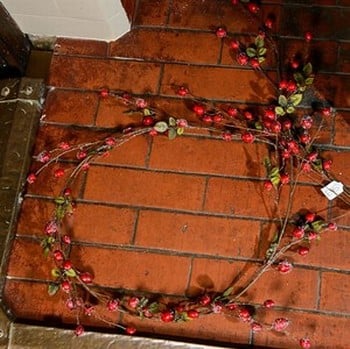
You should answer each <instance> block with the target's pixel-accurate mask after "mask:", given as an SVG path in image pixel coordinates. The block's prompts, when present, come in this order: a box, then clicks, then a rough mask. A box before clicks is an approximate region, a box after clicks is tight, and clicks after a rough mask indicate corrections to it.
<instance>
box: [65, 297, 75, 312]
mask: <svg viewBox="0 0 350 349" xmlns="http://www.w3.org/2000/svg"><path fill="white" fill-rule="evenodd" d="M75 306H76V305H75V303H74V301H73V299H71V298H69V299H67V302H66V307H67V308H68V309H69V310H73V309H74V308H75Z"/></svg>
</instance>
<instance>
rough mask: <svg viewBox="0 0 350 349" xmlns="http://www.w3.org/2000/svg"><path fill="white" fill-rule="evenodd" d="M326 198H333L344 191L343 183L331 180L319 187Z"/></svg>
mask: <svg viewBox="0 0 350 349" xmlns="http://www.w3.org/2000/svg"><path fill="white" fill-rule="evenodd" d="M321 191H322V193H323V194H324V195H325V196H326V198H327V199H328V200H333V199H335V198H336V197H337V196H339V195H340V194H341V193H342V192H343V191H344V185H343V183H341V182H337V181H333V182H330V183H328V184H327V185H326V186H325V187H323V188H322V189H321Z"/></svg>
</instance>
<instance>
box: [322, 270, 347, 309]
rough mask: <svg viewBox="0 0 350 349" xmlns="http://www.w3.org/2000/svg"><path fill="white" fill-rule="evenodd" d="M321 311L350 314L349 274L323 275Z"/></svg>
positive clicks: (328, 273)
mask: <svg viewBox="0 0 350 349" xmlns="http://www.w3.org/2000/svg"><path fill="white" fill-rule="evenodd" d="M320 309H322V310H329V311H338V312H341V313H350V277H349V275H348V274H341V273H332V272H323V273H322V282H321V300H320Z"/></svg>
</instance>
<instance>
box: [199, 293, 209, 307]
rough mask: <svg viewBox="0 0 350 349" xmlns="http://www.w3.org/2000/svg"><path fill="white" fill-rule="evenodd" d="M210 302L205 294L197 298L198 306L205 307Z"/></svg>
mask: <svg viewBox="0 0 350 349" xmlns="http://www.w3.org/2000/svg"><path fill="white" fill-rule="evenodd" d="M210 302H211V297H210V296H209V295H207V294H205V295H203V296H201V297H200V298H199V304H200V305H203V306H206V305H208V304H210Z"/></svg>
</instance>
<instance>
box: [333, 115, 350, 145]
mask: <svg viewBox="0 0 350 349" xmlns="http://www.w3.org/2000/svg"><path fill="white" fill-rule="evenodd" d="M334 131H335V136H334V144H335V145H339V146H346V147H350V112H346V111H338V112H337V114H336V116H335V130H334Z"/></svg>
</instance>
